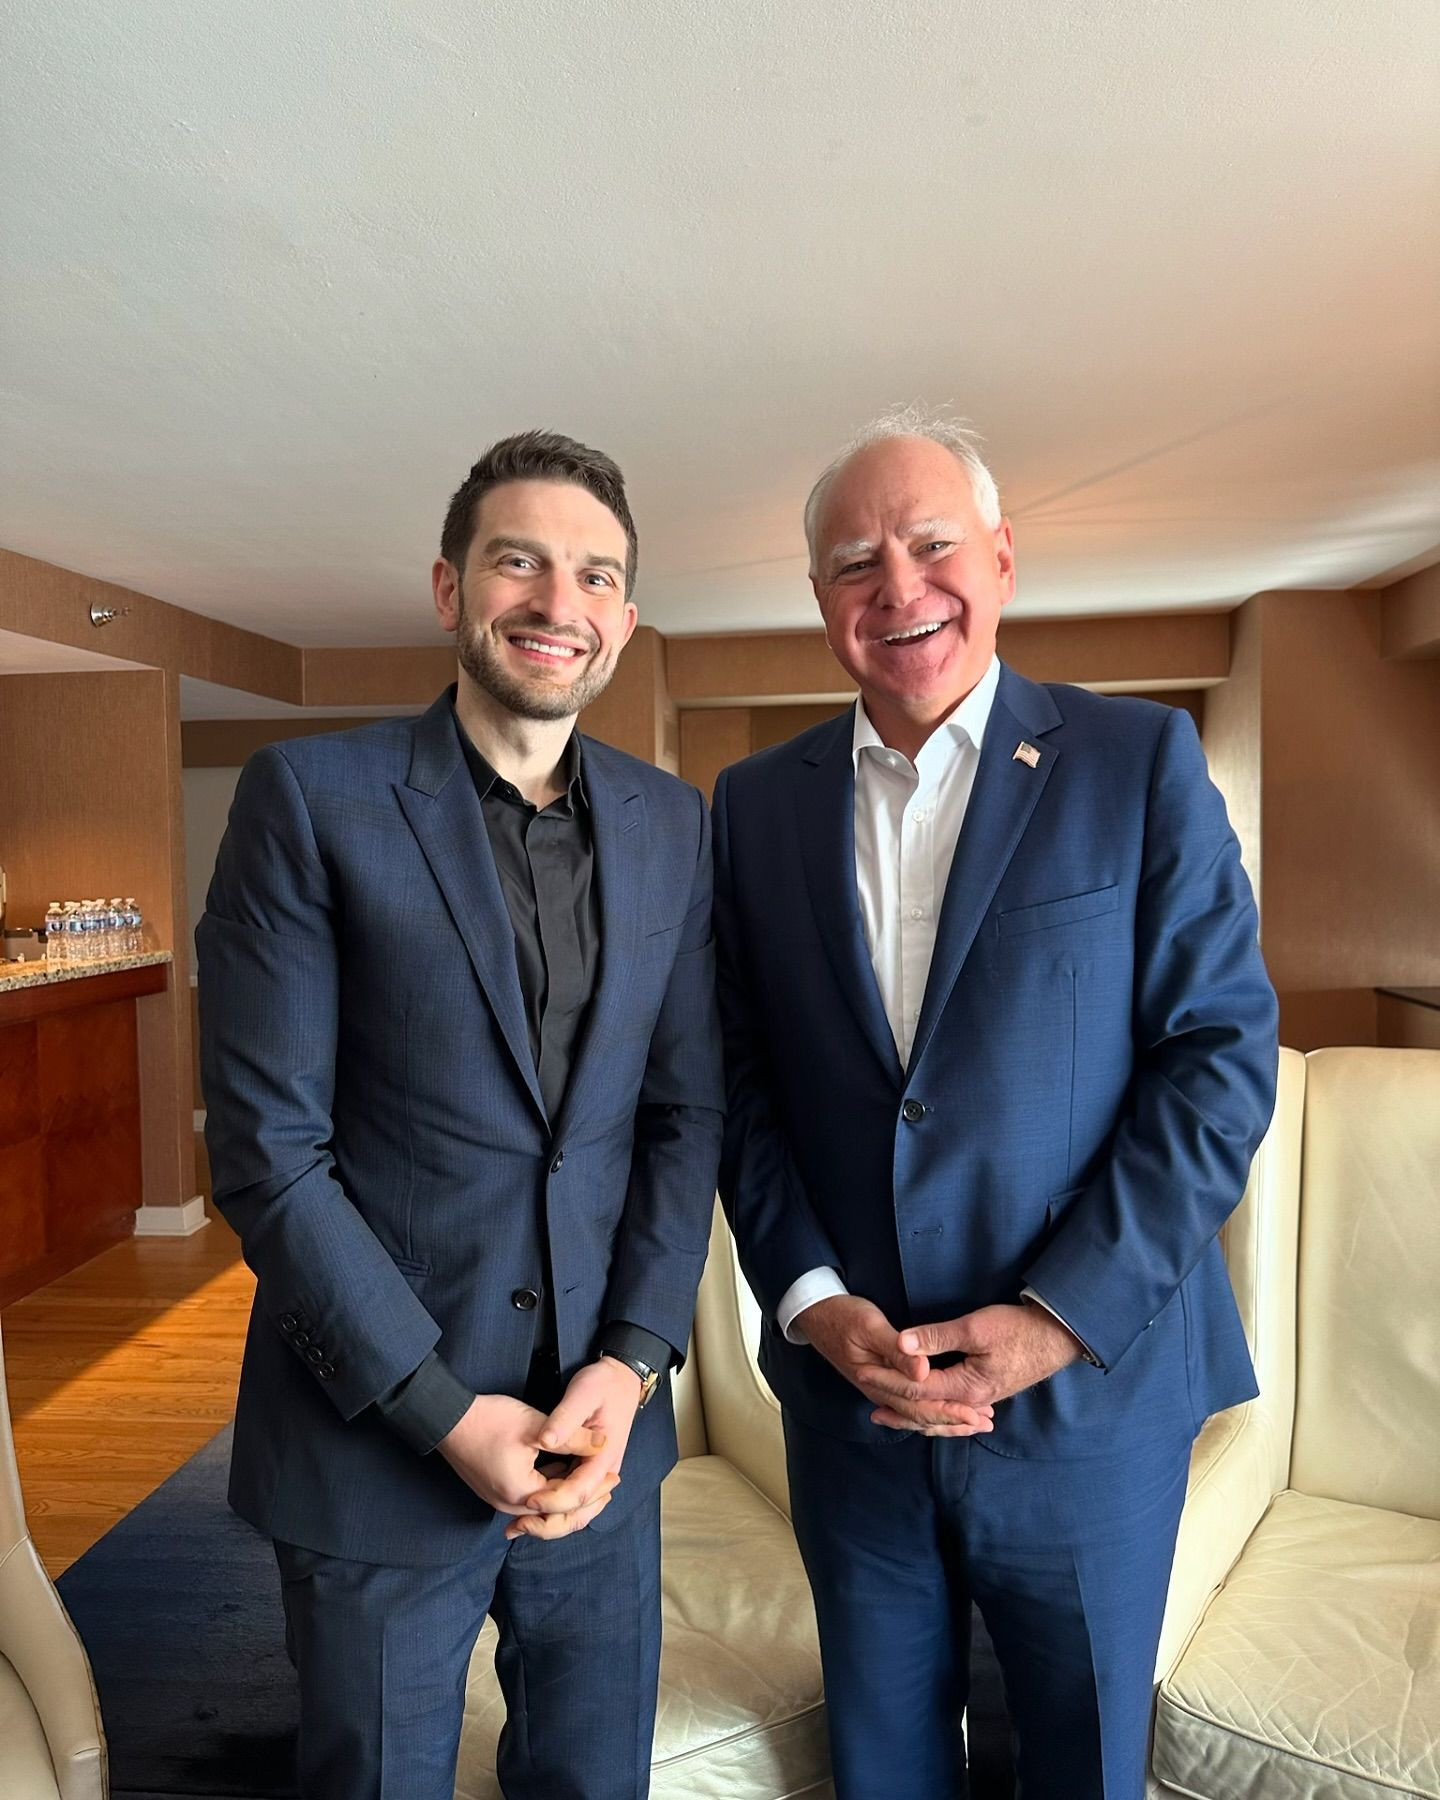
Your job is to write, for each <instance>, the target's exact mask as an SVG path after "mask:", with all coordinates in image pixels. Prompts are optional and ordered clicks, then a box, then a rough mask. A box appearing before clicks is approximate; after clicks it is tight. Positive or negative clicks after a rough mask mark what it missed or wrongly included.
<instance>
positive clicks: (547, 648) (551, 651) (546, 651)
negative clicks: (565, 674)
mask: <svg viewBox="0 0 1440 1800" xmlns="http://www.w3.org/2000/svg"><path fill="white" fill-rule="evenodd" d="M510 642H511V643H512V644H514V645H515V646H516V648H517V649H520V650H538V651H539V652H540V654H541V655H542V656H554V657H559V658H561V659H562V660H563V659H564V658H566V657H571V656H578V655H579V654H580V652H579V651H578V650H577V649H574V648H571V647H568V646H566V645H565V644H542V643H541V642H540V640H539V638H524V637H517V638H511V640H510Z"/></svg>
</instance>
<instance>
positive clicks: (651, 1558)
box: [275, 1493, 660, 1800]
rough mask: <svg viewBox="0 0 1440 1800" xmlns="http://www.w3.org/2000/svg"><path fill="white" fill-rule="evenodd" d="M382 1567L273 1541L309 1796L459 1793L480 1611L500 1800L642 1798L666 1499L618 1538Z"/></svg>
mask: <svg viewBox="0 0 1440 1800" xmlns="http://www.w3.org/2000/svg"><path fill="white" fill-rule="evenodd" d="M503 1532H504V1526H503V1524H502V1523H501V1522H499V1521H497V1522H496V1524H495V1527H494V1528H493V1530H491V1531H488V1532H486V1533H485V1536H484V1538H483V1540H482V1543H481V1544H480V1545H479V1546H478V1547H477V1551H476V1554H475V1556H474V1557H472V1558H470V1559H469V1560H467V1561H466V1562H464V1563H459V1564H447V1565H443V1566H441V1567H435V1568H390V1567H384V1566H381V1565H378V1564H373V1563H357V1562H348V1561H345V1560H343V1559H341V1558H339V1557H333V1556H321V1555H319V1554H318V1553H317V1552H315V1551H312V1550H304V1549H301V1548H299V1547H298V1546H296V1545H293V1544H282V1543H277V1544H276V1546H275V1554H276V1557H277V1559H278V1561H279V1564H280V1575H281V1589H282V1593H283V1597H284V1602H285V1623H286V1631H287V1635H288V1638H289V1643H290V1651H291V1656H292V1658H293V1660H294V1663H295V1667H296V1671H297V1673H298V1675H299V1678H300V1739H299V1786H300V1793H301V1795H302V1797H303V1800H453V1795H454V1792H455V1763H456V1757H457V1754H458V1751H459V1745H460V1728H461V1724H462V1722H463V1717H464V1701H465V1672H466V1669H467V1667H468V1665H469V1661H470V1654H471V1652H472V1650H473V1649H474V1647H475V1640H476V1638H477V1637H478V1636H479V1635H480V1630H481V1627H482V1626H483V1624H484V1622H485V1616H486V1614H487V1613H489V1614H491V1615H492V1616H493V1617H494V1619H495V1622H496V1624H497V1626H498V1627H499V1632H500V1644H499V1649H498V1651H497V1653H496V1658H495V1667H496V1671H497V1673H498V1675H499V1678H500V1684H501V1687H502V1689H503V1690H504V1695H505V1707H506V1724H505V1728H504V1731H503V1733H502V1735H501V1739H500V1750H499V1764H498V1768H499V1776H500V1785H501V1788H502V1790H503V1791H504V1793H505V1795H506V1800H644V1797H645V1796H646V1795H647V1794H648V1793H649V1791H650V1759H651V1748H652V1741H653V1738H654V1733H655V1701H656V1693H657V1689H658V1684H659V1674H660V1496H659V1494H658V1493H656V1494H655V1495H654V1496H653V1497H652V1498H651V1500H650V1501H648V1502H647V1503H646V1504H645V1505H643V1506H640V1507H637V1508H636V1511H635V1513H634V1515H633V1516H632V1517H631V1518H628V1519H626V1520H625V1521H624V1523H623V1524H622V1525H620V1526H618V1527H617V1528H616V1529H614V1530H613V1531H607V1532H596V1531H581V1532H578V1533H577V1534H576V1535H575V1536H574V1537H569V1538H563V1539H560V1540H558V1541H557V1542H555V1543H548V1544H547V1543H541V1542H539V1541H536V1540H533V1539H529V1538H521V1539H519V1540H518V1541H517V1542H516V1543H515V1544H513V1545H512V1544H507V1543H506V1542H505V1539H504V1535H503Z"/></svg>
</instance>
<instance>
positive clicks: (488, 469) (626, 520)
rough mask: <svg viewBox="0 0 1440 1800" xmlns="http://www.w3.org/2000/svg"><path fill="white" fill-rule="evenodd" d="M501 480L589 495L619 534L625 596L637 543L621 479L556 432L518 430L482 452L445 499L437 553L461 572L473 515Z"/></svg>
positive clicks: (598, 455) (607, 462)
mask: <svg viewBox="0 0 1440 1800" xmlns="http://www.w3.org/2000/svg"><path fill="white" fill-rule="evenodd" d="M507 481H568V482H569V483H570V484H571V485H572V486H574V487H579V488H584V490H585V492H586V493H587V494H593V495H594V497H595V498H596V499H597V500H598V501H599V502H600V504H601V505H602V506H603V507H604V508H605V509H606V511H607V512H610V513H613V514H614V515H615V519H616V522H617V523H618V524H619V525H620V526H621V528H622V529H623V531H624V533H625V542H626V546H627V551H628V553H627V555H626V558H625V597H626V599H627V600H628V599H629V597H630V594H631V592H632V591H633V589H634V587H635V563H636V558H637V556H638V555H639V540H638V539H637V538H636V536H635V521H634V519H633V518H631V516H630V503H629V501H628V500H626V498H625V479H624V477H623V476H622V475H621V473H620V470H619V468H618V467H617V465H616V464H615V463H614V462H612V461H611V459H610V458H609V457H608V456H606V455H605V454H604V452H603V451H601V450H592V449H590V448H589V446H588V445H586V444H580V443H577V442H576V441H575V439H574V438H568V437H565V436H563V435H562V434H561V433H560V432H558V431H521V432H517V433H516V434H515V436H514V437H508V438H501V440H500V442H499V443H498V444H492V445H491V446H490V448H489V449H488V450H487V451H485V453H484V454H483V455H482V456H481V458H480V460H479V461H478V462H477V463H476V464H475V466H474V468H472V469H471V471H470V473H469V474H468V475H467V476H466V477H465V479H464V480H463V481H462V482H461V483H460V485H459V487H458V488H456V490H455V492H454V493H453V494H452V495H451V497H450V506H449V509H448V511H447V512H446V514H445V524H444V527H443V528H442V530H441V533H440V554H441V555H442V556H443V557H444V558H445V559H446V561H447V562H451V563H453V564H454V565H455V567H456V569H458V570H459V572H460V573H461V574H462V575H463V574H464V573H465V553H466V551H467V550H468V549H469V548H470V540H471V539H472V538H473V537H474V535H475V513H476V509H477V508H478V507H479V504H480V502H481V501H482V500H483V499H484V498H485V496H486V494H488V493H489V492H490V490H491V488H497V487H501V486H503V485H504V483H505V482H507Z"/></svg>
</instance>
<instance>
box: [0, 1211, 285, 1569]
mask: <svg viewBox="0 0 1440 1800" xmlns="http://www.w3.org/2000/svg"><path fill="white" fill-rule="evenodd" d="M254 1288H255V1284H254V1278H253V1277H252V1276H251V1274H250V1271H249V1270H248V1269H247V1268H246V1267H245V1265H244V1263H243V1262H241V1260H240V1246H239V1243H238V1241H237V1239H236V1237H235V1234H234V1233H233V1232H232V1231H231V1230H230V1227H229V1226H228V1225H226V1223H225V1222H224V1220H223V1219H220V1218H218V1217H215V1218H213V1219H212V1221H211V1223H210V1224H209V1225H207V1226H206V1227H205V1229H204V1230H203V1231H198V1232H196V1234H195V1235H194V1236H193V1237H188V1238H153V1237H152V1238H130V1239H128V1240H127V1241H126V1242H125V1243H123V1244H117V1245H116V1246H115V1247H114V1248H113V1249H111V1250H107V1251H105V1252H104V1253H103V1254H102V1255H100V1256H97V1257H96V1258H95V1259H94V1260H93V1261H91V1262H88V1263H86V1264H85V1266H84V1267H83V1268H80V1269H76V1270H75V1271H74V1272H73V1273H72V1274H69V1275H66V1276H62V1278H61V1279H60V1280H59V1281H56V1282H52V1283H51V1285H50V1286H49V1287H45V1288H41V1289H40V1290H39V1291H38V1292H36V1293H34V1294H27V1295H26V1297H25V1298H24V1299H23V1300H17V1301H16V1302H15V1303H14V1305H13V1306H9V1307H6V1309H5V1310H4V1312H3V1313H0V1330H3V1335H4V1348H5V1372H6V1377H7V1381H8V1386H9V1389H10V1411H11V1418H12V1420H13V1423H14V1429H15V1451H16V1457H17V1459H18V1461H19V1465H20V1486H21V1490H22V1492H23V1494H24V1496H25V1510H26V1514H27V1516H28V1518H29V1522H30V1530H31V1534H32V1535H33V1537H34V1539H35V1543H36V1546H37V1548H38V1549H39V1551H40V1555H41V1557H42V1558H43V1559H44V1562H45V1566H46V1568H47V1569H48V1570H49V1571H50V1573H51V1575H52V1576H53V1575H58V1574H59V1573H60V1571H61V1570H62V1569H65V1568H68V1567H69V1565H70V1564H71V1563H72V1562H74V1561H75V1559H76V1557H77V1556H79V1555H80V1554H81V1553H82V1552H83V1551H85V1550H88V1549H89V1547H90V1545H91V1544H93V1543H94V1542H95V1540H96V1539H97V1538H99V1537H101V1536H103V1535H104V1533H105V1532H107V1531H108V1530H109V1529H110V1527H111V1526H112V1525H114V1524H115V1523H116V1522H117V1521H118V1520H119V1519H122V1518H123V1517H124V1516H125V1514H126V1513H128V1512H129V1511H130V1510H131V1508H132V1507H134V1506H136V1505H137V1504H138V1503H139V1502H140V1501H141V1500H143V1499H144V1498H145V1496H146V1495H147V1494H148V1493H151V1492H152V1491H153V1490H154V1489H155V1488H157V1487H158V1486H159V1485H160V1483H161V1482H162V1481H164V1479H165V1478H166V1476H167V1475H170V1474H172V1473H173V1472H174V1471H175V1470H176V1469H178V1468H179V1467H180V1465H181V1464H182V1463H183V1462H185V1461H187V1460H188V1458H189V1457H191V1456H193V1455H194V1453H195V1452H196V1451H197V1450H198V1449H199V1448H200V1447H201V1445H202V1444H205V1443H208V1442H209V1440H210V1439H211V1438H212V1437H213V1436H214V1435H215V1433H216V1432H217V1431H219V1429H220V1428H221V1426H222V1425H224V1424H226V1423H227V1422H228V1420H229V1419H230V1418H231V1417H232V1416H233V1414H234V1411H235V1388H236V1383H237V1381H238V1379H239V1374H240V1352H241V1348H242V1346H243V1344H244V1339H245V1323H246V1320H247V1318H248V1316H249V1312H250V1298H251V1295H252V1294H253V1293H254Z"/></svg>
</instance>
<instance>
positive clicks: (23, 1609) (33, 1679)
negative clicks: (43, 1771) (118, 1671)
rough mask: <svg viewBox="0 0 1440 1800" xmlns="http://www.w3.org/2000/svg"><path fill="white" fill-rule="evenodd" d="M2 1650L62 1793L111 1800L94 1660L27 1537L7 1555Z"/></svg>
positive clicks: (71, 1799) (78, 1799)
mask: <svg viewBox="0 0 1440 1800" xmlns="http://www.w3.org/2000/svg"><path fill="white" fill-rule="evenodd" d="M0 1655H3V1656H4V1657H5V1658H6V1660H7V1661H8V1662H9V1663H10V1665H11V1667H12V1668H13V1669H14V1670H15V1673H16V1674H17V1675H18V1676H19V1677H20V1681H21V1683H22V1685H23V1686H24V1688H25V1691H26V1692H27V1693H28V1694H29V1696H30V1701H31V1704H32V1705H33V1706H34V1708H35V1711H36V1714H37V1715H38V1717H39V1720H40V1724H41V1727H42V1728H43V1730H44V1732H45V1740H46V1742H47V1744H48V1745H49V1747H50V1759H51V1761H52V1762H53V1763H54V1765H55V1779H56V1782H57V1784H58V1786H59V1789H60V1794H61V1800H104V1796H105V1794H106V1791H107V1782H106V1766H105V1735H104V1732H103V1730H102V1729H101V1724H100V1707H99V1703H98V1701H97V1700H96V1697H95V1684H94V1681H93V1680H92V1678H91V1674H90V1660H89V1658H88V1657H87V1656H86V1654H85V1647H84V1645H83V1644H82V1643H81V1642H80V1638H79V1634H78V1633H77V1632H76V1630H75V1627H74V1626H73V1625H72V1624H71V1622H70V1616H69V1614H68V1613H67V1612H66V1611H65V1608H64V1606H63V1605H62V1604H61V1602H60V1596H59V1595H58V1594H57V1593H56V1592H55V1588H54V1586H53V1584H52V1583H51V1580H50V1577H49V1576H48V1575H47V1574H46V1573H45V1569H44V1566H43V1565H42V1563H41V1561H40V1558H39V1556H38V1555H37V1554H36V1551H35V1546H34V1544H33V1543H32V1542H31V1540H30V1539H29V1538H28V1537H24V1538H21V1539H20V1541H19V1542H18V1543H17V1544H15V1545H14V1547H13V1548H12V1549H11V1551H10V1553H9V1555H8V1556H6V1557H5V1559H4V1561H3V1562H0Z"/></svg>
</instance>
